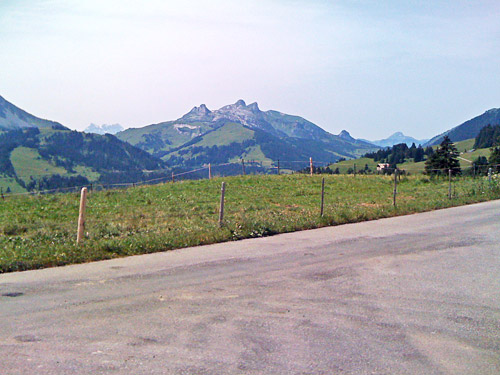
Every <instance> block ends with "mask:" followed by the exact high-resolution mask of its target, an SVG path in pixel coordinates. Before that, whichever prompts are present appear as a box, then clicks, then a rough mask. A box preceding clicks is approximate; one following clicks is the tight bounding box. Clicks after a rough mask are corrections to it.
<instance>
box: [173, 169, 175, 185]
mask: <svg viewBox="0 0 500 375" xmlns="http://www.w3.org/2000/svg"><path fill="white" fill-rule="evenodd" d="M173 182H175V176H174V172H173V171H172V183H173Z"/></svg>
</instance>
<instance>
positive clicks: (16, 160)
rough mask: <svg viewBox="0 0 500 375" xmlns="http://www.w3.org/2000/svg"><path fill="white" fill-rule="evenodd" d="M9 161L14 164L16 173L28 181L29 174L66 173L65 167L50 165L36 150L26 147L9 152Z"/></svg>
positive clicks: (34, 175) (35, 175) (48, 174)
mask: <svg viewBox="0 0 500 375" xmlns="http://www.w3.org/2000/svg"><path fill="white" fill-rule="evenodd" d="M10 161H11V163H12V165H13V166H14V169H15V171H16V175H17V176H18V177H19V178H20V179H22V180H24V181H25V182H28V181H29V180H30V176H33V177H34V178H41V177H45V176H51V175H53V174H60V175H64V174H66V172H67V171H66V169H64V168H62V167H57V166H55V165H52V164H51V163H49V162H48V161H47V160H43V159H42V158H41V156H40V154H39V153H38V150H36V149H34V148H27V147H17V148H15V149H14V150H13V151H12V152H11V154H10Z"/></svg>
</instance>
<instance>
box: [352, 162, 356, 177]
mask: <svg viewBox="0 0 500 375" xmlns="http://www.w3.org/2000/svg"><path fill="white" fill-rule="evenodd" d="M353 170H354V177H356V163H354V168H353Z"/></svg>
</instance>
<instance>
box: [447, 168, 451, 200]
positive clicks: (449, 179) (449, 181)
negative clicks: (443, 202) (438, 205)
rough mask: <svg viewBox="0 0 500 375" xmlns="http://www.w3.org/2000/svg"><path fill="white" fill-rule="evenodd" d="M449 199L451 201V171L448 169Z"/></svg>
mask: <svg viewBox="0 0 500 375" xmlns="http://www.w3.org/2000/svg"><path fill="white" fill-rule="evenodd" d="M448 199H451V169H448Z"/></svg>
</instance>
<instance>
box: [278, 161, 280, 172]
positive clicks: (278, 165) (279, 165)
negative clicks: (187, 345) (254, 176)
mask: <svg viewBox="0 0 500 375" xmlns="http://www.w3.org/2000/svg"><path fill="white" fill-rule="evenodd" d="M279 174H280V159H278V175H279Z"/></svg>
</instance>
